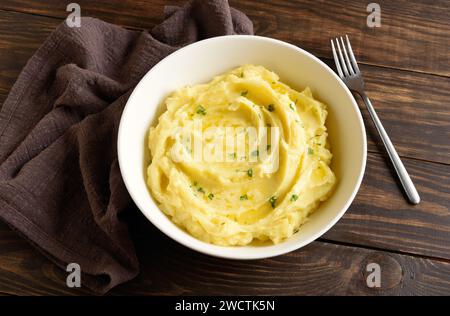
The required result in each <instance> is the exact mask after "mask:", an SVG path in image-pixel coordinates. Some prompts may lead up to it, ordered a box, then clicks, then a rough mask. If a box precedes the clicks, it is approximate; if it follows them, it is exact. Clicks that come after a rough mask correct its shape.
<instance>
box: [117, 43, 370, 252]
mask: <svg viewBox="0 0 450 316" xmlns="http://www.w3.org/2000/svg"><path fill="white" fill-rule="evenodd" d="M237 38H240V39H246V40H250V41H266V42H270V43H272V44H275V45H281V46H284V47H286V48H289V49H292V50H294V51H296V52H297V53H300V54H303V55H306V56H307V57H309V58H310V59H312V60H313V61H314V62H316V63H318V64H319V66H321V67H322V68H324V69H325V70H326V71H327V72H328V73H329V74H330V75H331V76H333V77H334V78H335V79H336V80H337V82H338V83H339V85H340V86H341V88H342V89H343V90H344V91H345V93H346V94H347V96H348V97H349V99H350V101H351V104H352V106H353V109H354V110H355V112H356V114H357V115H356V117H357V118H358V123H359V126H360V128H361V131H362V133H361V135H360V137H361V143H362V145H363V157H362V160H361V164H360V168H359V175H358V178H357V181H356V185H355V187H354V188H353V192H352V193H351V195H350V196H349V198H348V199H347V201H346V203H345V204H344V206H343V207H342V208H341V210H340V211H339V213H338V214H337V215H336V216H335V217H334V218H333V219H332V220H331V221H330V222H328V223H327V225H326V226H324V227H322V228H321V229H320V230H318V231H317V232H316V233H314V234H312V235H311V236H310V237H309V238H306V239H304V240H302V241H301V242H298V243H294V244H292V245H290V246H287V247H284V248H278V249H277V248H274V249H271V250H270V252H267V251H260V252H258V253H257V254H244V255H242V254H240V255H237V254H234V253H232V252H230V253H224V252H221V251H220V250H221V248H222V249H229V248H233V247H231V246H218V245H213V244H210V243H207V242H203V241H201V240H198V239H197V238H195V237H192V236H191V235H189V236H191V237H192V238H195V239H196V240H198V241H200V242H201V244H192V243H191V242H190V241H189V240H188V239H183V238H178V236H176V235H175V234H172V232H171V231H170V230H167V229H165V228H164V227H162V225H161V224H160V223H158V222H157V221H155V220H153V219H152V218H151V216H150V214H149V212H148V211H144V210H145V209H146V208H145V206H144V205H140V202H139V199H137V198H136V197H135V194H134V191H133V185H132V184H131V183H129V181H128V179H127V178H126V175H125V174H124V172H123V167H122V166H124V165H125V162H124V159H125V158H124V155H125V152H124V149H123V148H124V146H123V145H122V143H124V142H125V139H124V136H123V135H124V131H123V125H124V124H125V123H124V121H125V118H126V116H127V115H126V113H127V112H128V110H129V108H130V106H129V104H130V103H131V102H133V99H134V95H135V94H136V91H137V90H139V87H140V86H141V85H143V84H144V82H145V81H146V80H145V79H146V78H147V77H148V76H150V75H151V74H152V73H153V72H155V71H156V70H157V69H158V68H160V67H161V66H162V65H163V64H164V63H168V62H170V60H171V59H173V58H175V57H176V56H177V55H178V54H182V53H183V52H184V51H185V50H188V49H191V48H192V46H198V45H203V44H204V43H205V42H215V41H224V40H234V39H237ZM366 137H367V136H366V129H365V125H364V121H363V118H362V115H361V111H360V110H359V107H358V104H357V102H356V100H355V98H354V96H353V94H352V93H351V92H350V90H349V89H348V87H347V86H346V85H345V84H344V82H343V81H342V80H341V78H340V77H339V76H338V75H337V74H336V73H335V72H334V71H333V70H332V69H331V68H330V67H329V66H328V65H327V64H325V63H324V62H323V61H321V60H320V59H319V58H318V57H316V56H314V55H313V54H311V53H309V52H308V51H306V50H304V49H302V48H300V47H298V46H296V45H293V44H290V43H288V42H285V41H282V40H278V39H274V38H270V37H265V36H258V35H223V36H216V37H211V38H207V39H203V40H200V41H197V42H194V43H191V44H189V45H186V46H184V47H182V48H180V49H178V50H176V51H174V52H173V53H171V54H169V55H167V56H166V57H165V58H163V59H161V60H160V61H159V62H158V63H156V64H155V65H154V66H153V67H152V68H150V69H149V70H148V71H147V73H146V74H145V75H144V76H143V77H142V78H141V79H140V80H139V82H138V84H137V85H136V86H135V88H134V89H133V92H132V93H131V95H130V96H129V98H128V100H127V103H126V104H125V107H124V109H123V111H122V115H121V118H120V122H119V127H118V135H117V154H118V162H119V169H120V172H121V176H122V179H123V182H124V184H125V187H126V189H127V191H128V193H129V194H130V196H131V198H132V200H133V202H134V203H135V204H136V206H137V207H138V208H139V210H140V211H141V213H142V214H144V216H145V217H146V218H147V220H149V221H150V222H151V223H152V224H153V225H154V226H156V227H157V228H158V229H159V230H160V231H161V232H162V233H164V234H165V235H166V236H168V237H170V238H171V239H173V240H175V241H177V242H178V243H180V244H181V245H183V246H185V247H187V248H189V249H192V250H194V251H197V252H200V253H203V254H206V255H210V256H213V257H218V258H225V259H233V260H252V259H264V258H271V257H275V256H279V255H283V254H286V253H289V252H292V251H294V250H297V249H300V248H302V247H304V246H306V245H308V244H310V243H311V242H313V241H315V240H316V239H318V238H319V237H320V236H322V235H323V234H325V233H326V232H327V231H328V230H329V229H331V227H333V226H334V225H335V224H336V223H337V222H338V221H339V220H340V219H341V218H342V216H343V215H344V214H345V212H346V211H347V210H348V208H349V207H350V205H351V203H353V201H354V199H355V196H356V194H357V192H358V191H359V188H360V186H361V183H362V179H363V177H364V173H365V169H366V163H367V139H366ZM149 194H150V193H149ZM154 204H155V207H156V208H157V209H158V210H159V211H160V212H161V213H163V212H162V211H161V210H160V208H159V207H158V205H157V204H156V203H154ZM163 215H165V214H163ZM185 233H186V234H189V233H187V232H185ZM270 246H273V245H270ZM270 246H269V247H270ZM265 248H267V247H265V246H261V247H260V249H261V250H263V249H265Z"/></svg>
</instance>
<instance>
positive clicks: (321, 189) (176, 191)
mask: <svg viewBox="0 0 450 316" xmlns="http://www.w3.org/2000/svg"><path fill="white" fill-rule="evenodd" d="M165 105H166V106H167V111H166V112H164V113H163V114H162V115H161V117H160V118H159V122H158V124H157V126H156V127H151V128H150V133H149V149H150V152H151V156H152V162H151V163H150V165H149V166H148V171H147V176H148V177H147V184H148V187H149V189H150V192H151V193H152V195H153V197H154V198H155V200H156V201H157V202H158V204H159V207H160V209H161V210H162V211H163V212H164V213H166V214H167V215H168V216H169V217H170V218H171V219H172V221H173V222H174V223H175V224H177V225H178V226H180V227H182V228H183V229H185V230H187V231H188V232H189V233H190V234H191V235H193V236H194V237H196V238H198V239H200V240H203V241H205V242H208V243H213V244H217V245H223V246H231V245H247V244H249V243H251V242H252V241H267V240H270V241H272V242H274V243H278V242H280V241H282V240H284V239H286V238H288V237H290V236H292V235H293V234H294V233H295V232H296V231H297V230H298V229H299V228H300V226H301V225H302V224H303V223H304V222H305V221H307V219H308V215H309V214H311V212H313V211H314V210H316V209H317V207H318V205H319V203H320V202H321V201H324V200H325V199H326V198H327V197H328V196H329V195H330V194H331V191H332V189H333V186H334V184H335V182H336V178H335V175H334V173H333V171H332V170H331V169H330V167H329V165H330V162H331V157H332V155H331V152H330V150H329V145H328V141H327V128H326V126H325V121H326V117H327V109H326V105H325V104H323V103H321V102H319V101H318V100H316V99H314V97H313V95H312V93H311V91H310V89H309V88H306V89H305V90H303V91H302V92H298V91H296V90H294V89H291V88H290V87H289V86H287V85H285V84H283V83H281V82H280V81H279V78H278V76H277V75H276V74H275V73H273V72H271V71H269V70H267V69H265V68H264V67H262V66H253V65H245V66H242V67H239V68H236V69H234V70H231V71H229V72H227V73H225V74H223V75H220V76H217V77H215V78H214V79H213V80H212V81H211V82H209V83H207V84H198V85H195V86H187V87H183V88H181V89H179V90H177V91H175V92H174V93H173V94H171V95H170V96H169V97H168V98H167V99H166V100H165ZM199 121H201V127H198V125H196V124H198V122H199ZM249 127H253V128H254V131H256V133H253V134H252V133H250V132H251V131H252V130H251V129H248V128H249ZM227 128H228V129H227ZM262 130H267V135H266V134H263V133H261V132H260V131H262ZM180 131H181V132H180ZM229 136H231V137H229ZM228 139H233V140H234V141H233V143H232V144H231V143H230V144H228V145H227V144H226V143H227V140H228ZM198 144H201V148H202V151H201V157H200V158H201V159H194V158H195V157H194V156H195V154H194V153H193V152H195V148H198V147H196V145H198ZM217 144H223V146H222V147H221V146H217ZM218 148H222V150H218ZM203 153H204V154H203ZM205 156H206V157H208V158H209V159H206V158H205ZM275 156H276V157H278V159H277V164H276V168H273V161H274V159H275ZM211 157H212V158H214V159H211ZM197 158H198V157H197ZM300 229H301V228H300Z"/></svg>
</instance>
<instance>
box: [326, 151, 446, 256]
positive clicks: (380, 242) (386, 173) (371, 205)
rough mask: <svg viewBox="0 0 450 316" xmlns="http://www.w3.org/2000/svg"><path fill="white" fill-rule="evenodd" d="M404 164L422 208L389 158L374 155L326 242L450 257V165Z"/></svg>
mask: <svg viewBox="0 0 450 316" xmlns="http://www.w3.org/2000/svg"><path fill="white" fill-rule="evenodd" d="M403 161H404V163H405V166H406V168H407V169H408V171H409V172H410V174H411V175H412V179H413V181H414V183H415V185H416V187H417V190H418V191H419V193H420V196H421V198H422V201H421V202H420V204H418V205H415V206H412V205H410V204H408V203H407V202H406V199H405V198H404V197H403V196H402V195H403V192H402V191H401V189H400V186H399V184H398V183H397V182H396V177H395V176H394V170H393V167H392V166H391V164H390V162H389V161H387V157H383V156H381V155H377V154H372V153H371V154H369V155H368V160H367V166H366V173H365V176H364V180H363V184H362V186H361V188H360V190H359V192H358V194H357V196H356V199H355V201H354V202H353V204H352V205H351V207H350V208H349V210H348V211H347V212H346V213H345V215H344V216H343V218H341V219H340V220H339V222H338V223H337V224H336V225H335V226H333V228H332V229H331V230H330V231H328V233H326V234H325V236H324V239H325V240H333V241H341V242H345V243H353V244H358V245H365V246H369V247H376V248H382V249H389V250H393V251H402V252H408V253H415V254H421V255H426V256H431V257H439V258H446V259H450V181H449V175H450V166H448V165H444V164H435V163H426V162H423V161H417V160H412V159H404V160H403Z"/></svg>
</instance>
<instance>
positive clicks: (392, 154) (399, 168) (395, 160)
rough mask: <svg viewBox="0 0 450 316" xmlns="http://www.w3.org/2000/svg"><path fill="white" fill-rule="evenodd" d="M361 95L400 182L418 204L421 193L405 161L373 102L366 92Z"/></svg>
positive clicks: (411, 198) (409, 196)
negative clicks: (402, 159)
mask: <svg viewBox="0 0 450 316" xmlns="http://www.w3.org/2000/svg"><path fill="white" fill-rule="evenodd" d="M360 95H361V98H362V99H363V101H364V103H365V104H366V108H367V110H368V111H369V114H370V117H371V118H372V120H373V122H374V124H375V127H376V128H377V130H378V133H379V134H380V136H381V140H382V141H383V144H384V146H385V147H386V150H387V152H388V155H389V158H391V161H392V164H393V165H394V168H395V171H396V172H397V175H398V177H399V178H400V182H401V183H402V186H403V188H404V190H405V192H406V195H407V196H408V199H409V201H410V202H411V203H412V204H418V203H419V202H420V196H419V193H418V192H417V190H416V187H415V186H414V183H413V182H412V180H411V178H410V176H409V174H408V172H407V171H406V168H405V166H404V165H403V162H402V161H401V159H400V157H399V156H398V153H397V151H396V150H395V148H394V145H393V144H392V142H391V140H390V138H389V136H388V134H387V133H386V131H385V129H384V127H383V124H381V121H380V119H379V118H378V115H377V113H376V112H375V109H374V108H373V105H372V102H370V100H369V98H368V97H367V95H366V94H365V93H364V92H362V93H360Z"/></svg>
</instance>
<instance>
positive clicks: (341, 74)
mask: <svg viewBox="0 0 450 316" xmlns="http://www.w3.org/2000/svg"><path fill="white" fill-rule="evenodd" d="M330 41H331V50H332V51H333V57H334V63H335V64H336V69H337V71H338V74H339V77H341V78H343V77H344V74H343V73H342V69H341V65H339V59H338V56H337V54H336V49H335V48H334V43H333V40H330Z"/></svg>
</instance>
